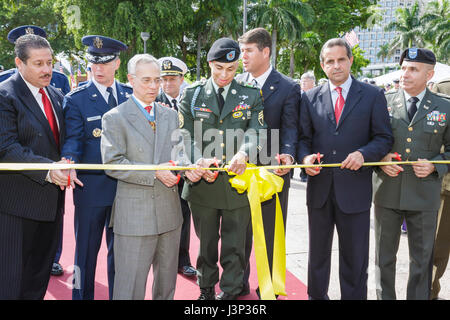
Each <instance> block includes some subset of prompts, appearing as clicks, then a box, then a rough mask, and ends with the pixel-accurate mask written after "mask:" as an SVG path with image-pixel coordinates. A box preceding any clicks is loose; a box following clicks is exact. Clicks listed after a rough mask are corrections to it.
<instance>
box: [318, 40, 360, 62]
mask: <svg viewBox="0 0 450 320" xmlns="http://www.w3.org/2000/svg"><path fill="white" fill-rule="evenodd" d="M334 46H340V47H344V48H345V49H346V51H347V57H348V58H349V59H350V58H351V57H352V56H353V54H352V48H350V46H349V44H348V43H347V41H345V40H344V39H342V38H333V39H330V40H328V41H327V42H325V44H324V45H323V47H322V50H320V62H323V52H324V51H325V49H328V48H332V47H334Z"/></svg>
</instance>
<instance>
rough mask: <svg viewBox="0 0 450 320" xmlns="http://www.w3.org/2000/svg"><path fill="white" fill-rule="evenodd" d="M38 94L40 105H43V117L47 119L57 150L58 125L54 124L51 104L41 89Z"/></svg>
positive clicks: (54, 119)
mask: <svg viewBox="0 0 450 320" xmlns="http://www.w3.org/2000/svg"><path fill="white" fill-rule="evenodd" d="M39 93H40V94H41V95H42V103H43V105H44V111H45V115H46V117H47V120H48V123H49V124H50V128H51V129H52V132H53V137H54V138H55V141H56V145H57V146H58V148H59V129H58V124H57V123H56V118H55V114H54V113H53V108H52V104H51V103H50V100H49V99H48V97H47V95H46V94H45V91H44V89H43V88H40V89H39Z"/></svg>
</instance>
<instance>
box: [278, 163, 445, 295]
mask: <svg viewBox="0 0 450 320" xmlns="http://www.w3.org/2000/svg"><path fill="white" fill-rule="evenodd" d="M295 170H296V172H295V174H294V179H292V180H291V188H290V193H289V212H288V220H287V228H286V229H287V230H286V254H287V257H286V265H287V268H288V270H289V271H290V272H291V273H292V274H294V275H295V276H296V277H297V278H298V279H299V280H300V281H302V282H303V283H304V284H306V285H308V281H307V270H308V214H307V210H306V183H302V182H300V180H299V178H298V177H299V173H298V170H299V169H295ZM369 250H370V255H369V280H368V299H370V300H375V299H376V293H375V258H374V254H375V243H374V223H373V212H372V215H371V219H370V249H369ZM331 263H332V267H331V279H330V288H329V292H328V295H329V297H330V299H333V300H335V299H340V296H341V294H340V289H339V274H338V270H339V257H338V239H337V235H336V232H335V237H334V240H333V251H332V258H331ZM408 269H409V257H408V238H407V235H406V234H402V236H401V239H400V247H399V253H398V255H397V279H396V280H397V281H396V290H397V298H398V299H401V300H404V299H406V284H407V281H408ZM440 297H442V298H444V299H446V300H450V263H449V265H448V266H447V270H446V272H445V274H444V276H443V277H442V278H441V292H440Z"/></svg>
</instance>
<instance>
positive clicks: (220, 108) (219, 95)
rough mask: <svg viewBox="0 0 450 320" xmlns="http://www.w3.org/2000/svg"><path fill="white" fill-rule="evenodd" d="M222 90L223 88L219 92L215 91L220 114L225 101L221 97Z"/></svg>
mask: <svg viewBox="0 0 450 320" xmlns="http://www.w3.org/2000/svg"><path fill="white" fill-rule="evenodd" d="M224 90H225V89H224V88H219V90H217V91H218V94H217V99H218V100H219V111H220V113H222V109H223V106H224V105H225V99H224V98H223V95H222V93H223V91H224Z"/></svg>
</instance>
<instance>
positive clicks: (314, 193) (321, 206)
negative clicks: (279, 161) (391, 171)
mask: <svg viewBox="0 0 450 320" xmlns="http://www.w3.org/2000/svg"><path fill="white" fill-rule="evenodd" d="M320 61H321V66H322V69H323V70H324V72H325V73H326V75H327V77H328V79H329V81H328V83H325V84H324V85H322V86H319V87H316V88H314V89H312V90H309V91H308V92H305V93H304V94H303V95H302V100H301V105H300V141H299V149H298V161H299V162H301V163H304V164H313V163H315V162H316V161H320V162H323V163H341V166H340V167H334V168H307V169H306V173H307V174H308V175H309V178H308V186H307V206H308V220H309V263H308V295H309V297H310V299H328V293H327V292H328V284H329V279H330V262H331V247H332V241H333V232H334V227H335V226H336V229H337V232H338V236H339V279H340V287H341V299H351V300H358V299H367V267H368V258H369V227H370V226H369V224H370V207H371V203H372V169H371V167H366V166H363V164H364V162H375V161H380V159H382V158H383V157H384V155H386V154H387V153H388V152H389V151H390V149H391V147H392V145H393V136H392V131H391V126H390V123H389V114H388V111H387V106H386V99H385V97H384V94H383V92H382V90H380V89H378V88H376V87H374V86H371V85H368V84H365V83H362V82H359V81H357V80H356V79H354V78H353V77H352V76H351V75H350V68H351V65H352V62H353V56H352V51H351V48H350V46H349V45H348V44H347V43H346V42H345V40H343V39H340V38H336V39H330V40H328V41H327V42H326V43H325V44H324V46H323V47H322V50H321V53H320ZM316 163H317V162H316Z"/></svg>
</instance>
